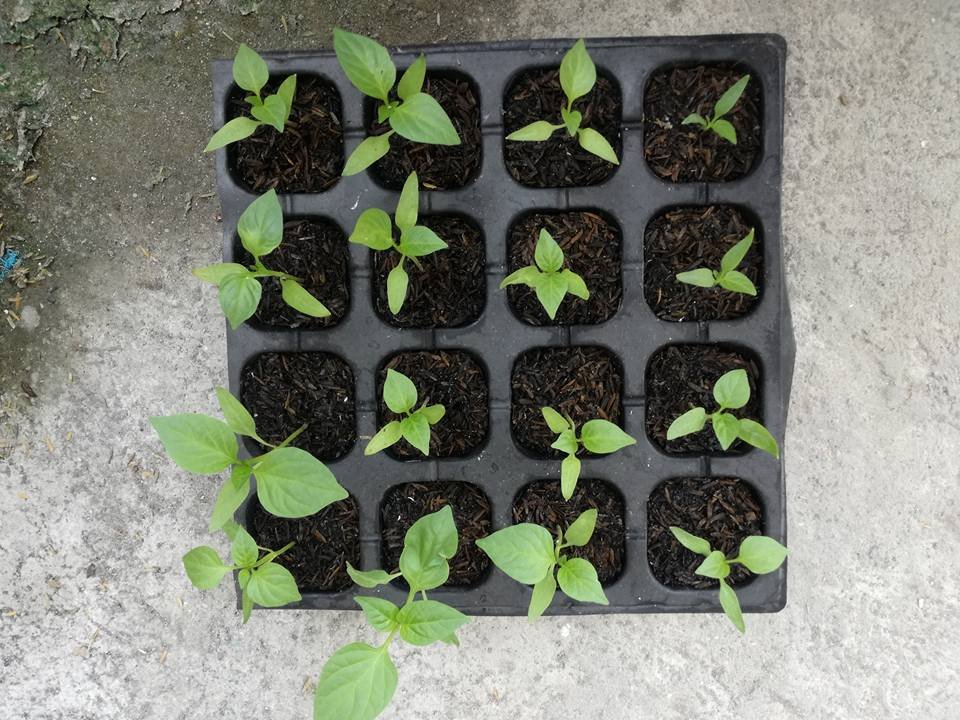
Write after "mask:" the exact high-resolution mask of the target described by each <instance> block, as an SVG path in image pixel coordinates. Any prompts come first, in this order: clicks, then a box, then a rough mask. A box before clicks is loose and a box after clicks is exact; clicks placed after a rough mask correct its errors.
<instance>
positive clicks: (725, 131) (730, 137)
mask: <svg viewBox="0 0 960 720" xmlns="http://www.w3.org/2000/svg"><path fill="white" fill-rule="evenodd" d="M710 129H711V130H713V131H714V132H715V133H716V134H717V135H719V136H720V137H722V138H723V139H724V140H726V141H727V142H729V143H732V144H733V145H736V144H737V131H736V130H735V129H734V127H733V125H731V124H730V122H729V121H728V120H723V119H720V120H714V121H713V122H712V123H710Z"/></svg>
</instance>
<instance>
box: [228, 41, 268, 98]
mask: <svg viewBox="0 0 960 720" xmlns="http://www.w3.org/2000/svg"><path fill="white" fill-rule="evenodd" d="M269 79H270V70H269V69H268V68H267V63H266V62H264V60H263V58H262V57H260V56H259V55H258V54H257V53H256V52H255V51H254V50H253V49H252V48H250V47H249V46H248V45H246V44H245V43H240V47H239V48H237V56H236V57H235V58H234V59H233V81H234V82H235V83H236V84H237V85H239V86H240V87H241V88H243V89H244V90H246V91H247V92H252V93H256V94H257V95H259V94H260V90H261V89H262V88H263V86H264V85H266V84H267V81H268V80H269Z"/></svg>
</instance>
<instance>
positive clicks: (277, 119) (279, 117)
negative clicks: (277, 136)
mask: <svg viewBox="0 0 960 720" xmlns="http://www.w3.org/2000/svg"><path fill="white" fill-rule="evenodd" d="M288 112H289V110H288V109H287V103H286V101H285V100H284V99H283V98H282V97H280V96H279V95H269V96H268V97H266V98H265V99H264V101H263V104H262V105H258V106H256V107H254V108H252V109H251V110H250V114H251V115H253V116H254V117H255V118H256V119H257V120H259V121H260V122H262V123H264V124H266V125H270V126H271V127H272V128H274V129H275V130H276V131H277V132H283V128H284V126H285V125H286V122H287V114H288Z"/></svg>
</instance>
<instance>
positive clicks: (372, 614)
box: [353, 595, 400, 632]
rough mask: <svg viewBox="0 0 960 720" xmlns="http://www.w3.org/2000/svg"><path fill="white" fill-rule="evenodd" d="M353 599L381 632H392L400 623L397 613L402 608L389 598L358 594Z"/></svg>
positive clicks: (368, 619)
mask: <svg viewBox="0 0 960 720" xmlns="http://www.w3.org/2000/svg"><path fill="white" fill-rule="evenodd" d="M353 599H354V600H355V601H356V603H357V605H359V606H360V607H361V608H362V609H363V614H364V615H366V617H367V621H368V622H369V623H370V624H371V625H373V627H374V628H375V629H377V630H379V631H380V632H392V631H393V629H394V628H396V627H397V625H398V624H399V623H398V622H397V615H398V614H399V613H400V608H398V607H397V606H396V605H394V604H393V603H392V602H390V601H389V600H385V599H384V598H378V597H367V596H366V595H357V596H356V597H354V598H353Z"/></svg>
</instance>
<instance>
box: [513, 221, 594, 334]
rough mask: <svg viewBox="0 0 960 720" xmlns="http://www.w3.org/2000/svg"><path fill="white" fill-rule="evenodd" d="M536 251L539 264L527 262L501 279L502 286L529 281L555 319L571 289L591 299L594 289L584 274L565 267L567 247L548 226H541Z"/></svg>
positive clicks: (586, 298)
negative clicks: (591, 290)
mask: <svg viewBox="0 0 960 720" xmlns="http://www.w3.org/2000/svg"><path fill="white" fill-rule="evenodd" d="M533 252H534V255H533V259H534V262H535V263H536V264H535V265H527V266H526V267H522V268H520V269H519V270H517V271H515V272H512V273H510V274H509V275H507V276H506V277H505V278H504V279H503V282H501V283H500V288H501V289H503V288H505V287H507V286H508V285H526V286H527V287H529V288H533V290H534V292H536V294H537V300H539V301H540V304H541V305H543V309H544V310H545V311H546V313H547V315H548V316H549V317H550V319H551V320H553V319H555V318H556V316H557V309H558V308H559V307H560V303H562V302H563V298H564V297H566V294H567V293H570V294H571V295H574V296H575V297H578V298H580V299H581V300H589V299H590V291H589V290H588V289H587V284H586V283H585V282H584V281H583V278H582V277H580V276H579V275H577V273H575V272H573V270H570V269H568V268H564V267H563V250H562V249H561V248H560V246H559V245H558V244H557V241H556V240H554V239H553V236H552V235H551V234H550V233H549V232H547V231H546V229H541V230H540V236H539V237H538V238H537V245H536V247H535V248H534V251H533ZM561 268H562V269H561Z"/></svg>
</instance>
